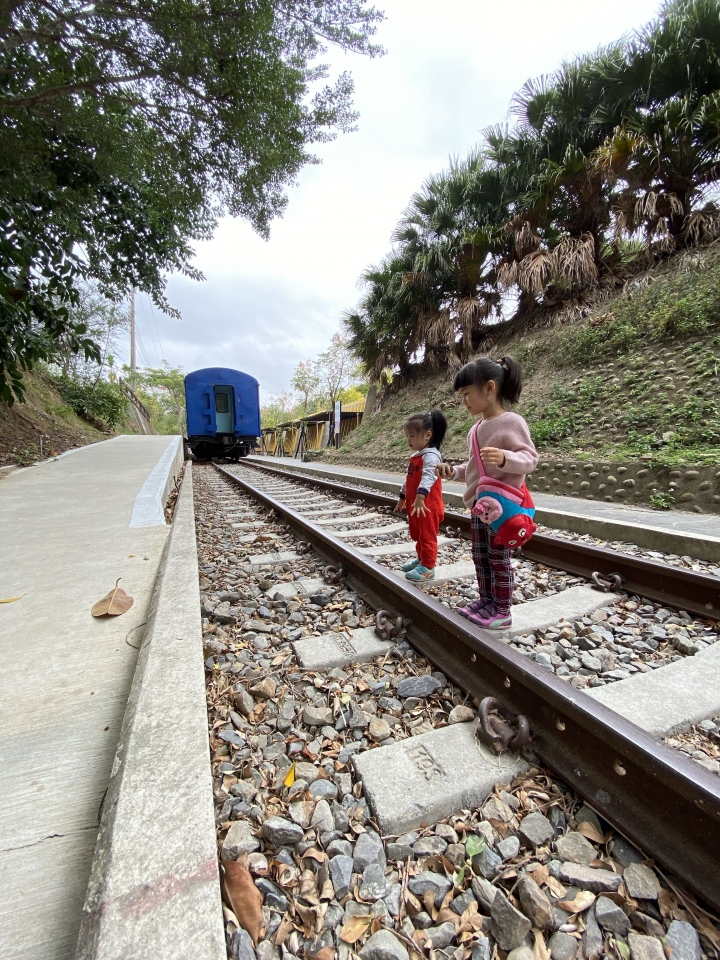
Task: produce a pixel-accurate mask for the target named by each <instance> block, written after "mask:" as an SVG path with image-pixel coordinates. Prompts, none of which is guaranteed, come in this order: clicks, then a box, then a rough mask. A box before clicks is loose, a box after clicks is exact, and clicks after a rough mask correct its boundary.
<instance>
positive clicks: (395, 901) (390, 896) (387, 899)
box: [383, 883, 402, 917]
mask: <svg viewBox="0 0 720 960" xmlns="http://www.w3.org/2000/svg"><path fill="white" fill-rule="evenodd" d="M401 895H402V884H401V883H391V884H389V889H388V892H387V893H386V894H385V896H384V897H383V902H384V904H385V906H386V907H387V912H388V913H389V914H390V916H391V917H396V916H397V915H398V914H399V913H400V906H401V900H400V898H401Z"/></svg>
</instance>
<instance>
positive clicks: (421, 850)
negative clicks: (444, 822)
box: [413, 835, 447, 857]
mask: <svg viewBox="0 0 720 960" xmlns="http://www.w3.org/2000/svg"><path fill="white" fill-rule="evenodd" d="M446 850H447V840H443V838H442V837H436V836H432V835H431V836H429V837H423V838H422V839H420V840H418V841H417V843H414V844H413V853H414V854H415V856H416V857H429V856H432V855H433V854H436V855H438V856H439V855H441V854H443V853H445V851H446Z"/></svg>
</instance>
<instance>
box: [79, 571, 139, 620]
mask: <svg viewBox="0 0 720 960" xmlns="http://www.w3.org/2000/svg"><path fill="white" fill-rule="evenodd" d="M120 580H122V577H120V578H119V579H118V580H117V581H116V583H115V586H114V587H113V589H112V590H111V591H110V593H106V594H105V596H104V597H103V598H102V600H98V602H97V603H96V604H94V605H93V607H92V609H91V610H90V613H91V614H92V615H93V616H94V617H106V616H107V617H119V616H120V614H122V613H127V611H128V610H129V609H130V607H131V606H132V605H133V603H135V601H134V600H133V598H132V597H129V596H128V595H127V594H126V593H125V591H124V590H123V589H122V587H120V586H118V584H119V583H120Z"/></svg>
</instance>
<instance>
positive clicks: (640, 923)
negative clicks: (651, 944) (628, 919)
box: [632, 910, 665, 940]
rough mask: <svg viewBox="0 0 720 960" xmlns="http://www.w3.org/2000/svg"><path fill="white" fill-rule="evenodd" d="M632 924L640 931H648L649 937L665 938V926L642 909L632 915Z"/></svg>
mask: <svg viewBox="0 0 720 960" xmlns="http://www.w3.org/2000/svg"><path fill="white" fill-rule="evenodd" d="M632 925H633V927H634V928H635V929H636V930H638V931H639V932H640V933H646V934H647V935H648V936H649V937H659V938H660V939H661V940H663V939H664V938H665V927H663V925H662V924H661V923H658V921H657V920H656V919H655V917H650V916H648V914H647V913H643V912H642V911H641V910H635V911H634V912H633V915H632Z"/></svg>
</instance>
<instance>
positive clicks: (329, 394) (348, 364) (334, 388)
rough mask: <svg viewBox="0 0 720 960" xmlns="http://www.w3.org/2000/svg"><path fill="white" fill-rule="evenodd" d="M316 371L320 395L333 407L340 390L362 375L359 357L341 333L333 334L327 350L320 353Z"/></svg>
mask: <svg viewBox="0 0 720 960" xmlns="http://www.w3.org/2000/svg"><path fill="white" fill-rule="evenodd" d="M315 372H316V374H317V376H318V378H319V381H320V384H319V390H320V396H321V397H322V399H323V401H324V402H325V403H327V404H328V406H329V408H332V406H333V404H334V403H335V401H336V400H337V399H338V397H339V395H340V392H341V391H342V390H344V389H345V388H346V387H349V386H350V385H351V384H352V383H354V382H355V381H356V380H359V379H360V378H361V376H362V374H361V371H360V370H359V368H358V359H357V357H356V356H355V354H354V353H353V350H352V348H351V347H350V344H349V343H348V342H347V340H346V339H344V338H343V337H342V336H341V334H339V333H335V334H333V336H332V338H331V340H330V346H329V347H328V349H327V350H325V351H323V352H322V353H320V354H318V358H317V360H316V361H315Z"/></svg>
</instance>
